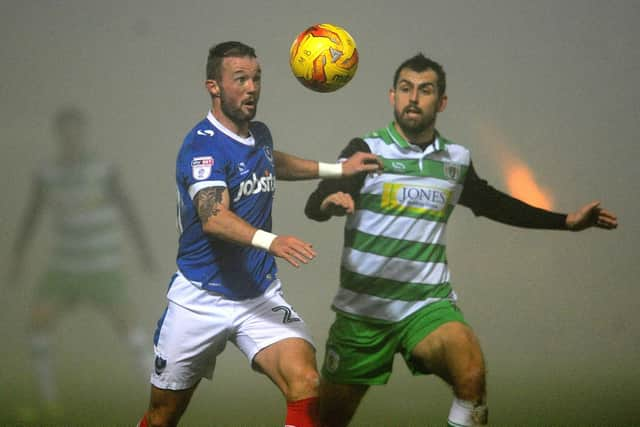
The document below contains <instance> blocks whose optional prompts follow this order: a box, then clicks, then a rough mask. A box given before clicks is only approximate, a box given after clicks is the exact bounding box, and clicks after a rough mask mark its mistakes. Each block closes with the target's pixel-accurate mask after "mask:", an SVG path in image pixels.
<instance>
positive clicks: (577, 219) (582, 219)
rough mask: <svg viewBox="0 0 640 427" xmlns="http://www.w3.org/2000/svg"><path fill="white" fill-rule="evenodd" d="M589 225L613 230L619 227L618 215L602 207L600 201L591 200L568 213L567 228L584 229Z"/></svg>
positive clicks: (573, 229) (572, 229)
mask: <svg viewBox="0 0 640 427" xmlns="http://www.w3.org/2000/svg"><path fill="white" fill-rule="evenodd" d="M589 227H598V228H604V229H607V230H611V229H613V228H616V227H618V217H616V215H615V214H614V213H612V212H609V211H607V210H605V209H602V208H601V207H600V202H591V203H589V204H587V205H584V206H583V207H581V208H580V209H578V210H577V211H575V212H572V213H570V214H568V215H567V228H568V229H569V230H571V231H582V230H584V229H586V228H589Z"/></svg>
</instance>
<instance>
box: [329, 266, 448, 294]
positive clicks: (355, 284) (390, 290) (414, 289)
mask: <svg viewBox="0 0 640 427" xmlns="http://www.w3.org/2000/svg"><path fill="white" fill-rule="evenodd" d="M340 286H341V287H342V288H344V289H348V290H350V291H352V292H356V293H359V294H366V295H373V296H376V297H379V298H386V299H390V300H398V301H423V300H425V299H427V298H446V297H448V296H449V294H451V284H450V283H449V282H443V283H439V284H437V285H425V284H423V283H405V282H399V281H397V280H391V279H384V278H382V277H372V276H365V275H363V274H358V273H354V272H353V271H349V270H347V269H346V268H344V267H342V268H340Z"/></svg>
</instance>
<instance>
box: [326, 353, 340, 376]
mask: <svg viewBox="0 0 640 427" xmlns="http://www.w3.org/2000/svg"><path fill="white" fill-rule="evenodd" d="M338 366H340V355H339V354H338V353H337V352H336V351H335V350H334V349H332V348H330V349H328V350H327V354H326V356H325V357H324V367H325V369H326V370H327V371H328V372H331V373H334V372H336V371H337V370H338Z"/></svg>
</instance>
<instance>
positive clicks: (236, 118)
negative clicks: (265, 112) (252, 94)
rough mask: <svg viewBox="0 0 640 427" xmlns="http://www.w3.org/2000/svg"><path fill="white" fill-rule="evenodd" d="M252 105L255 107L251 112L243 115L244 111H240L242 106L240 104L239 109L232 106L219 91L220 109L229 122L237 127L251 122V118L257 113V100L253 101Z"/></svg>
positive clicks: (222, 92)
mask: <svg viewBox="0 0 640 427" xmlns="http://www.w3.org/2000/svg"><path fill="white" fill-rule="evenodd" d="M254 105H255V107H254V108H253V111H250V112H249V113H245V112H244V111H242V104H240V106H239V107H235V106H232V104H231V102H229V101H228V100H227V97H226V95H225V93H224V91H222V90H220V109H221V110H222V112H223V113H224V115H225V116H227V118H228V119H229V120H231V121H232V122H233V123H235V124H236V125H238V126H240V125H243V124H246V123H248V122H250V121H251V120H253V118H254V117H255V116H256V113H257V112H258V100H257V99H256V100H255V104H254Z"/></svg>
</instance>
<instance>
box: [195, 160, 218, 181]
mask: <svg viewBox="0 0 640 427" xmlns="http://www.w3.org/2000/svg"><path fill="white" fill-rule="evenodd" d="M212 167H213V157H211V156H204V157H194V158H193V160H191V173H192V175H193V178H194V179H197V180H203V179H207V178H209V176H211V168H212Z"/></svg>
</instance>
